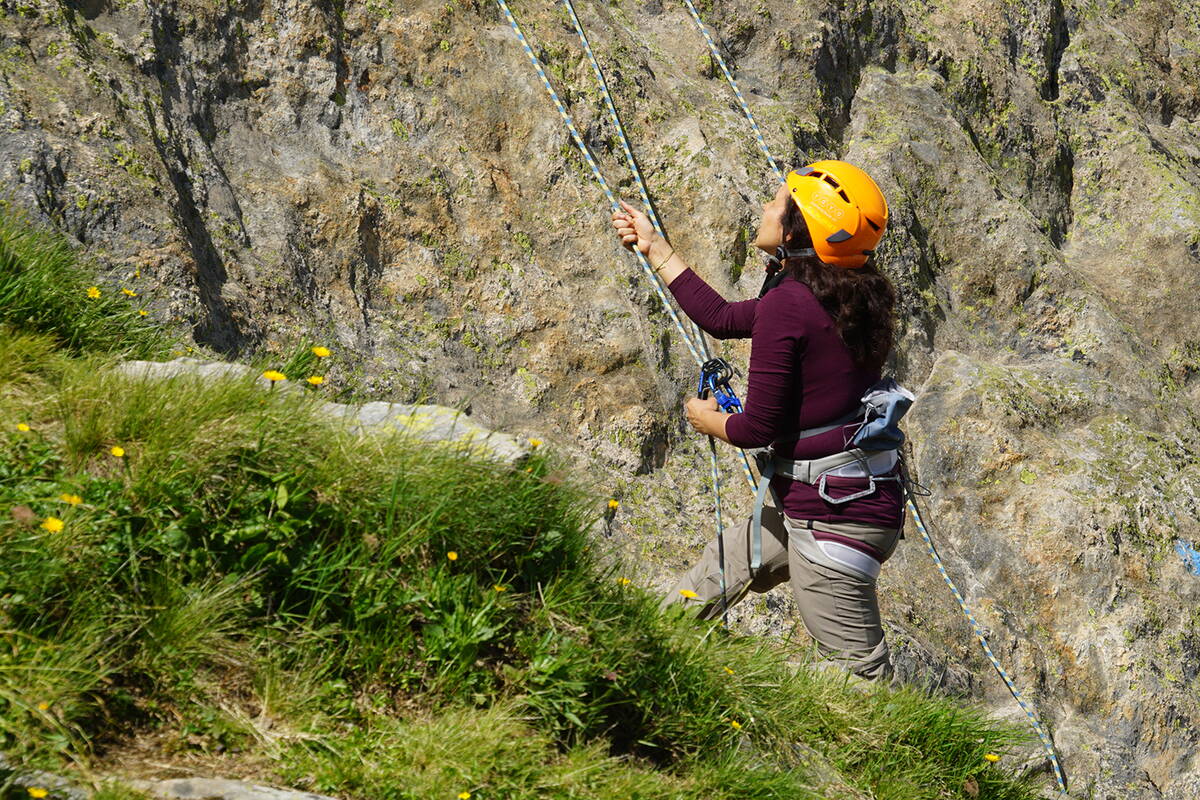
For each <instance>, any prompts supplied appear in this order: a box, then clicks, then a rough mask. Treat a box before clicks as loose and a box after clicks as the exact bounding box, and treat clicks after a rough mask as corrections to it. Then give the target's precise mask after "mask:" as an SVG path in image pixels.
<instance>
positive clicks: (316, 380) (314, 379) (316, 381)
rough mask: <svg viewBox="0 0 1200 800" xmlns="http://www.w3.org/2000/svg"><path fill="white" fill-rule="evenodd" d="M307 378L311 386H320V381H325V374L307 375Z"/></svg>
mask: <svg viewBox="0 0 1200 800" xmlns="http://www.w3.org/2000/svg"><path fill="white" fill-rule="evenodd" d="M307 380H308V382H309V383H311V384H312V385H313V386H320V385H321V384H322V383H324V382H325V376H324V375H309V376H308V378H307Z"/></svg>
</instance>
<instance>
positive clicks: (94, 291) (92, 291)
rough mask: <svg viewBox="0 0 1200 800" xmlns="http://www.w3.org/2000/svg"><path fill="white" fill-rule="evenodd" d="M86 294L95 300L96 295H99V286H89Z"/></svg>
mask: <svg viewBox="0 0 1200 800" xmlns="http://www.w3.org/2000/svg"><path fill="white" fill-rule="evenodd" d="M87 296H88V297H90V298H91V299H93V300H95V299H96V298H97V297H99V296H100V287H99V286H89V287H88V290H87Z"/></svg>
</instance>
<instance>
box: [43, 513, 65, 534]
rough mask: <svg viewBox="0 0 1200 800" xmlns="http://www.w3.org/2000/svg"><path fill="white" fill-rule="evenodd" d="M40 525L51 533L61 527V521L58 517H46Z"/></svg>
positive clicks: (56, 531) (59, 529)
mask: <svg viewBox="0 0 1200 800" xmlns="http://www.w3.org/2000/svg"><path fill="white" fill-rule="evenodd" d="M42 527H43V528H45V529H46V530H48V531H50V532H51V533H58V532H59V531H61V530H62V529H63V521H62V520H61V519H59V518H58V517H46V518H45V519H44V520H42Z"/></svg>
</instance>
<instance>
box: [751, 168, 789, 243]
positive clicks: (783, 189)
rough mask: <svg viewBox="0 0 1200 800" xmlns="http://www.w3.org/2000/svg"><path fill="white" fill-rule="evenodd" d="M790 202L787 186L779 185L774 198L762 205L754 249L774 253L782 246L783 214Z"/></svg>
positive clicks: (784, 184)
mask: <svg viewBox="0 0 1200 800" xmlns="http://www.w3.org/2000/svg"><path fill="white" fill-rule="evenodd" d="M790 202H792V198H791V196H790V194H789V192H788V187H787V184H786V183H781V184H779V189H778V191H776V192H775V196H774V197H772V198H771V199H770V200H768V201H767V202H765V203H763V215H762V222H760V223H758V235H757V236H756V237H755V238H754V246H755V247H757V248H759V249H760V250H765V251H766V252H768V253H774V252H775V248H776V247H779V245H781V244H783V212H784V211H786V210H787V204H788V203H790Z"/></svg>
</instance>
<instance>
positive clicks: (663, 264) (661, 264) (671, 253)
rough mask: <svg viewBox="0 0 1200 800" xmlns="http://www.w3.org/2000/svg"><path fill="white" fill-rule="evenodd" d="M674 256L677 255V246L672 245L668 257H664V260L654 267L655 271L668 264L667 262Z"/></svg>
mask: <svg viewBox="0 0 1200 800" xmlns="http://www.w3.org/2000/svg"><path fill="white" fill-rule="evenodd" d="M674 257H675V248H674V247H672V248H671V252H670V253H668V254H667V257H666V258H664V259H663V260H662V262H661V263H660V264H659V265H658V266H657V267H654V271H655V272H658V271H659V270H660V269H662V268H663V267H665V266H666V265H667V262H669V261H670V260H671V259H672V258H674Z"/></svg>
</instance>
